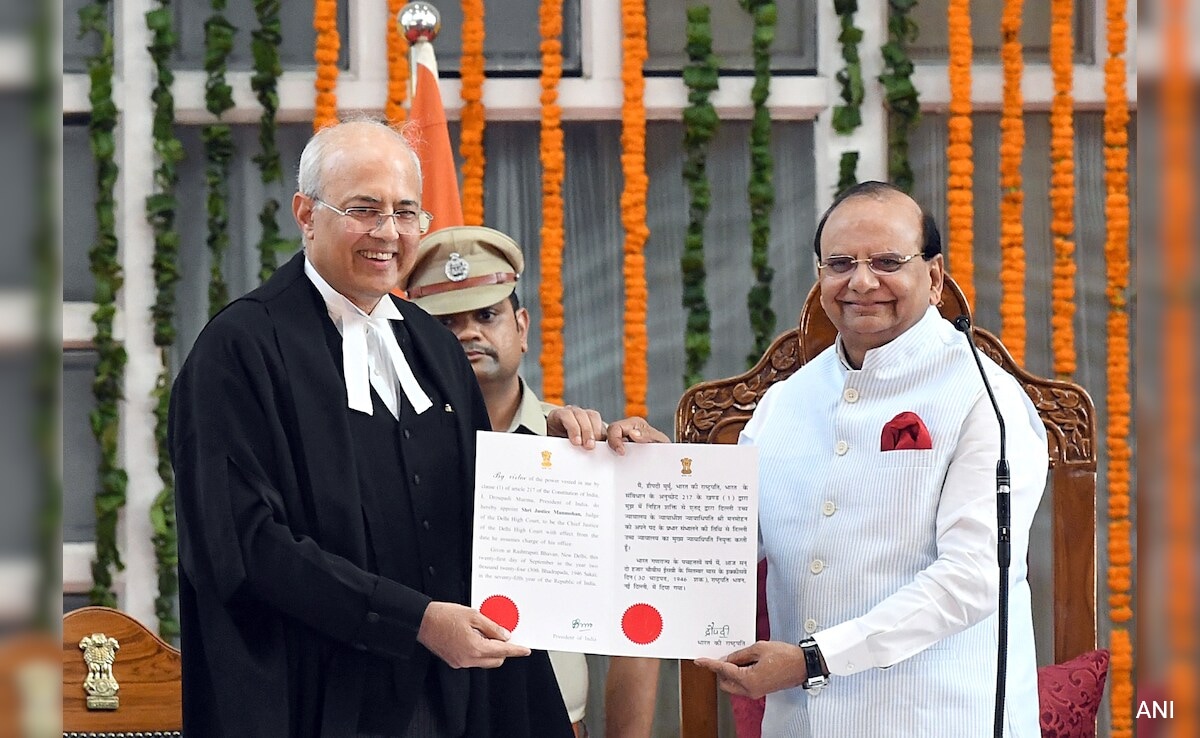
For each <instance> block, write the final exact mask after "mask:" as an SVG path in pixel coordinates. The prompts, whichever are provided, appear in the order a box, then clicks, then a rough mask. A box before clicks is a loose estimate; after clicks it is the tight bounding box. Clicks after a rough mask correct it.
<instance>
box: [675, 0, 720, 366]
mask: <svg viewBox="0 0 1200 738" xmlns="http://www.w3.org/2000/svg"><path fill="white" fill-rule="evenodd" d="M709 16H710V11H709V7H708V6H707V5H693V6H690V7H688V9H687V45H686V51H687V55H688V64H687V66H685V67H684V68H683V82H684V84H686V85H687V87H688V106H687V107H686V108H684V110H683V147H684V161H683V181H684V183H686V185H687V188H688V194H689V196H690V198H691V202H690V204H689V206H688V226H687V235H686V236H685V237H684V244H683V257H682V259H681V260H680V270H681V272H682V273H683V307H684V308H685V309H686V310H687V330H686V334H685V336H684V341H683V350H684V355H685V357H686V366H685V368H684V372H683V386H684V388H685V389H686V388H687V387H691V386H692V385H693V384H696V383H697V382H699V381H701V380H702V379H703V378H704V377H703V374H702V372H703V371H704V365H705V364H706V363H707V362H708V357H709V356H710V355H711V354H712V314H711V312H710V311H709V307H708V298H707V296H706V294H705V287H704V282H705V276H706V273H705V269H704V222H705V220H707V218H708V211H709V208H710V206H711V202H712V192H711V187H710V186H709V182H708V174H707V171H706V167H707V162H708V145H709V143H710V142H711V141H712V138H713V135H714V134H715V133H716V130H717V125H718V123H719V122H720V120H719V119H718V117H717V111H716V109H715V108H713V106H712V103H711V102H709V95H710V94H711V93H712V91H713V90H715V89H717V82H718V75H719V64H718V61H717V57H716V56H715V55H713V51H712V23H711V20H710V17H709Z"/></svg>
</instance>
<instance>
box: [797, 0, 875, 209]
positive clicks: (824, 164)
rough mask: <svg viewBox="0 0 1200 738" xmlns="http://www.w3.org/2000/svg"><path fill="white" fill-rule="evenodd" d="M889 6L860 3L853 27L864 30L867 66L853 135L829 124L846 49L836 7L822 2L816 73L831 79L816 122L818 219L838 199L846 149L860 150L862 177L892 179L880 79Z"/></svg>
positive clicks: (870, 0) (861, 49)
mask: <svg viewBox="0 0 1200 738" xmlns="http://www.w3.org/2000/svg"><path fill="white" fill-rule="evenodd" d="M887 19H888V7H887V2H886V0H860V1H859V3H858V12H857V13H856V14H855V16H854V25H856V26H858V27H859V28H861V29H862V30H863V39H862V41H860V42H859V44H858V55H859V58H860V60H861V64H862V76H863V87H864V89H865V93H864V95H863V102H862V108H861V110H862V125H861V126H859V127H858V128H857V129H855V130H854V132H853V133H851V134H850V135H848V136H843V135H841V134H839V133H837V132H836V131H834V130H833V128H832V126H831V125H830V120H831V118H832V117H833V108H834V106H836V105H838V104H839V103H841V101H842V100H841V97H840V95H839V93H840V90H841V85H840V84H839V83H838V81H837V73H838V71H839V70H841V69H842V67H843V66H845V61H843V60H842V45H841V43H840V42H839V41H838V36H839V35H840V34H841V23H840V20H839V18H838V15H837V12H836V11H835V10H834V9H833V3H831V2H822V3H818V4H817V75H818V77H819V78H820V79H823V80H825V81H826V84H827V85H828V93H827V95H826V99H827V100H828V101H829V107H827V108H826V109H825V111H824V112H823V113H821V114H820V115H818V116H817V118H816V120H815V121H814V123H813V143H814V146H813V160H814V164H815V167H816V171H815V172H814V181H815V184H816V198H815V206H816V211H817V213H816V215H817V217H818V218H819V217H820V216H821V213H823V212H824V211H825V208H827V207H829V203H831V202H832V201H833V196H834V190H835V189H836V187H837V181H838V164H839V162H840V161H841V158H842V154H843V153H844V152H846V151H857V152H858V154H859V156H858V169H857V172H858V179H859V181H860V182H861V181H862V180H866V179H879V180H886V179H887V111H885V110H884V107H883V88H882V85H880V84H879V81H878V77H879V75H880V74H881V73H882V72H883V55H882V54H881V53H880V51H879V48H880V47H881V46H882V45H883V44H884V43H885V42H886V41H887Z"/></svg>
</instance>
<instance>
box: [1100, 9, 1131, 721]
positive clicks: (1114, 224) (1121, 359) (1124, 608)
mask: <svg viewBox="0 0 1200 738" xmlns="http://www.w3.org/2000/svg"><path fill="white" fill-rule="evenodd" d="M1125 11H1126V2H1125V0H1107V10H1106V15H1107V28H1108V58H1107V59H1106V60H1105V62H1104V92H1105V107H1104V189H1105V192H1106V195H1105V200H1104V214H1105V221H1106V223H1107V226H1108V228H1107V233H1106V236H1105V244H1104V255H1105V268H1106V274H1107V287H1106V290H1105V294H1106V296H1107V298H1108V320H1107V322H1108V339H1107V342H1108V345H1107V353H1108V370H1107V371H1108V376H1107V379H1108V398H1107V413H1108V428H1107V433H1106V441H1107V443H1106V445H1107V447H1108V473H1107V479H1108V603H1109V618H1110V619H1111V620H1112V623H1113V629H1112V637H1111V650H1112V656H1113V658H1112V668H1111V674H1112V677H1111V678H1112V687H1111V698H1110V709H1111V715H1112V735H1113V738H1130V737H1131V736H1132V735H1133V701H1134V688H1133V642H1132V639H1131V638H1130V633H1129V625H1128V624H1129V621H1130V620H1131V619H1132V617H1133V608H1132V602H1133V598H1132V590H1133V549H1132V542H1131V540H1130V529H1131V522H1130V519H1129V513H1130V495H1129V493H1130V479H1131V471H1130V465H1131V459H1132V455H1133V454H1132V451H1131V449H1130V445H1129V428H1130V413H1131V411H1132V406H1131V395H1130V388H1129V383H1130V344H1129V305H1128V302H1127V297H1128V291H1129V267H1130V258H1129V219H1130V213H1129V173H1128V167H1129V138H1128V133H1127V129H1128V126H1129V99H1128V95H1127V93H1126V90H1125V85H1126V71H1125V63H1126V62H1125V52H1126V41H1127V38H1128V28H1129V26H1128V23H1127V22H1126V21H1125Z"/></svg>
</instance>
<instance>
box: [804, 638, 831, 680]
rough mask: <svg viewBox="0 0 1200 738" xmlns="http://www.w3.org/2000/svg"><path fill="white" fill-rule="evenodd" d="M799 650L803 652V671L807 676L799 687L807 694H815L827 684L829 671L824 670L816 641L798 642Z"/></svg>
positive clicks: (823, 662)
mask: <svg viewBox="0 0 1200 738" xmlns="http://www.w3.org/2000/svg"><path fill="white" fill-rule="evenodd" d="M800 650H801V651H803V652H804V670H805V672H806V674H807V676H805V678H804V682H803V683H801V685H800V686H802V687H804V688H805V689H807V690H808V693H809V694H817V693H818V692H820V691H821V690H822V689H824V688H825V685H827V684H829V669H826V668H825V661H824V659H822V658H821V647H820V646H818V645H817V642H816V640H814V639H812V638H807V639H805V640H803V641H800Z"/></svg>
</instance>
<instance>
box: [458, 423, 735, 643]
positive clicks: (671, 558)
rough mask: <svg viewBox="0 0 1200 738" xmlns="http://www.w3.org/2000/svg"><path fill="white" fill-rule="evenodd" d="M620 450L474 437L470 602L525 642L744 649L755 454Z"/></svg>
mask: <svg viewBox="0 0 1200 738" xmlns="http://www.w3.org/2000/svg"><path fill="white" fill-rule="evenodd" d="M625 450H626V454H625V456H618V455H616V454H615V453H612V452H610V451H608V450H606V449H598V450H596V451H585V450H583V449H580V448H577V447H574V446H572V445H571V444H570V442H569V441H567V440H565V439H560V438H546V437H541V436H526V435H517V434H511V433H489V432H483V431H480V432H479V434H478V448H477V452H476V477H475V525H474V540H473V549H472V550H473V556H472V559H473V560H472V575H471V604H472V605H473V606H474V607H477V608H479V610H480V611H481V612H482V613H483V614H484V615H486V616H488V617H489V618H491V619H492V620H494V621H495V622H497V623H499V624H500V625H502V626H504V627H505V628H508V629H509V630H510V631H512V634H513V636H512V638H513V641H514V642H516V643H519V644H521V645H525V646H529V647H530V648H539V649H550V650H556V651H578V652H582V653H594V654H607V655H611V656H647V657H656V658H670V659H691V658H697V657H700V656H710V657H718V656H724V655H725V654H727V653H729V652H730V651H733V650H736V649H738V648H742V647H744V646H748V645H750V644H751V643H753V642H754V615H755V592H756V586H755V573H756V565H757V560H758V522H757V521H758V461H757V452H756V450H755V448H754V447H752V446H725V445H705V444H629V445H627V446H626V447H625Z"/></svg>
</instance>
